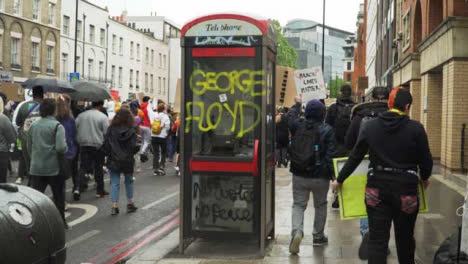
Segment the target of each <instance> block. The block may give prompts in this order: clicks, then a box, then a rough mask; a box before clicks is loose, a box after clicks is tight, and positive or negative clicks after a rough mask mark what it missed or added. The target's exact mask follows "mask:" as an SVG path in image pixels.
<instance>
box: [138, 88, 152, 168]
mask: <svg viewBox="0 0 468 264" xmlns="http://www.w3.org/2000/svg"><path fill="white" fill-rule="evenodd" d="M149 100H150V98H149V96H145V97H143V102H142V103H141V109H142V111H143V121H142V123H141V125H140V134H141V137H142V141H143V143H142V145H141V149H140V161H141V162H146V161H148V154H147V152H148V147H149V146H150V144H151V122H150V118H149V114H148V107H151V104H149V103H148V102H149ZM150 111H151V110H150Z"/></svg>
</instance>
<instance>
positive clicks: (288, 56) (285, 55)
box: [273, 20, 297, 68]
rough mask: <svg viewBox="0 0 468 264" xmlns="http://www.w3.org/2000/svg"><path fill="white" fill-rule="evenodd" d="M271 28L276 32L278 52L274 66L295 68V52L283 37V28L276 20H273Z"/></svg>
mask: <svg viewBox="0 0 468 264" xmlns="http://www.w3.org/2000/svg"><path fill="white" fill-rule="evenodd" d="M273 27H274V29H275V32H276V37H277V43H278V50H277V55H276V64H277V65H281V66H287V67H292V68H297V52H296V50H295V49H294V48H293V47H291V45H289V43H288V41H287V40H286V38H285V37H284V35H283V28H282V27H281V25H280V23H279V21H278V20H273Z"/></svg>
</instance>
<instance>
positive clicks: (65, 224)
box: [63, 221, 71, 230]
mask: <svg viewBox="0 0 468 264" xmlns="http://www.w3.org/2000/svg"><path fill="white" fill-rule="evenodd" d="M63 226H64V227H65V230H70V229H71V226H69V225H68V223H67V221H63Z"/></svg>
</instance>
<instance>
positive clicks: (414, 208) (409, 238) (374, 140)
mask: <svg viewBox="0 0 468 264" xmlns="http://www.w3.org/2000/svg"><path fill="white" fill-rule="evenodd" d="M412 102H413V98H412V96H411V93H410V92H409V91H408V90H407V89H404V88H402V87H397V88H395V89H393V91H392V92H391V93H390V96H389V100H388V108H389V109H390V110H389V111H387V112H384V113H382V114H380V115H379V117H378V118H374V119H373V120H370V121H367V122H366V123H365V124H363V125H362V126H361V129H360V132H359V137H358V140H357V142H356V145H355V146H354V148H353V151H352V153H351V154H350V156H349V159H348V161H347V162H346V164H345V165H344V166H343V168H342V169H341V171H340V172H339V175H338V178H337V180H335V181H334V182H333V187H334V188H335V189H338V188H341V186H342V184H343V182H344V181H345V180H346V179H347V178H348V177H349V176H350V175H351V174H352V173H353V171H354V170H355V169H356V168H357V167H358V166H359V164H360V163H361V161H362V160H363V159H364V157H365V155H366V154H367V153H369V160H370V164H369V172H368V174H367V175H368V176H367V186H366V195H365V196H366V198H365V203H366V208H367V215H368V217H369V244H368V247H369V261H368V263H369V264H385V263H387V254H388V242H389V240H390V229H391V226H392V223H393V225H394V230H395V244H396V246H397V253H398V261H399V263H405V264H414V263H415V261H414V256H415V248H416V244H415V240H414V227H415V224H416V219H417V216H418V209H419V198H418V184H419V183H420V182H422V183H423V185H424V187H427V186H428V185H429V177H430V176H431V174H432V166H433V161H432V155H431V151H430V149H429V143H428V138H427V134H426V131H425V129H424V127H423V125H422V124H421V123H419V122H417V121H414V120H411V119H410V118H409V117H408V112H409V110H410V107H411V104H412Z"/></svg>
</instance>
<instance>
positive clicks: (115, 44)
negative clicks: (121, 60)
mask: <svg viewBox="0 0 468 264" xmlns="http://www.w3.org/2000/svg"><path fill="white" fill-rule="evenodd" d="M116 52H117V36H115V35H112V53H113V54H115V53H116Z"/></svg>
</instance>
